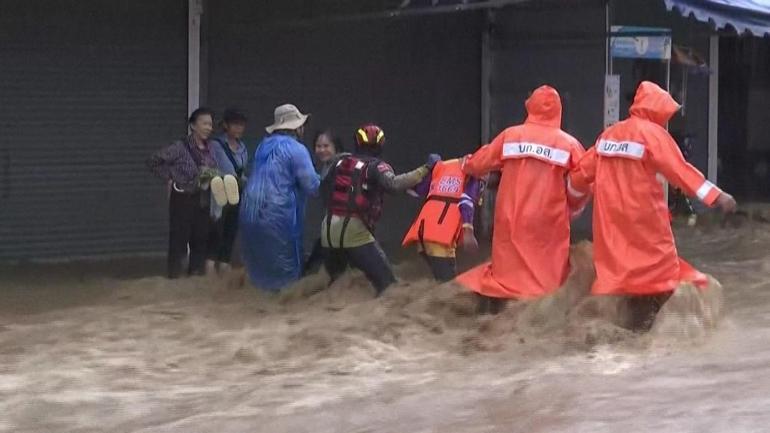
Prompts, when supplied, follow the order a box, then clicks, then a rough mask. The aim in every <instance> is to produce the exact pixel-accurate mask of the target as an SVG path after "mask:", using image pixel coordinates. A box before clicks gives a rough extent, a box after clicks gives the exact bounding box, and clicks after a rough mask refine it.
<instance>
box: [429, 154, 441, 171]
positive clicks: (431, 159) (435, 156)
mask: <svg viewBox="0 0 770 433" xmlns="http://www.w3.org/2000/svg"><path fill="white" fill-rule="evenodd" d="M439 161H441V155H439V154H437V153H431V154H430V155H428V160H427V161H425V166H426V167H428V169H429V170H433V166H434V165H436V163H437V162H439Z"/></svg>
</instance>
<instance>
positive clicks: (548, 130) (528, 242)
mask: <svg viewBox="0 0 770 433" xmlns="http://www.w3.org/2000/svg"><path fill="white" fill-rule="evenodd" d="M526 107H527V112H528V116H527V120H526V122H525V123H524V124H523V125H517V126H513V127H510V128H508V129H506V130H505V131H503V132H502V133H501V134H500V135H498V136H497V137H496V138H495V139H494V140H493V141H492V143H490V144H488V145H485V146H483V147H482V148H481V149H479V150H478V151H477V152H476V153H475V154H473V155H471V156H469V157H467V158H466V162H465V165H464V166H463V171H464V172H465V173H466V174H470V175H472V176H476V177H480V176H483V175H484V174H486V173H487V172H489V171H493V170H501V171H502V177H501V179H500V186H499V189H498V191H497V203H496V207H495V229H494V234H493V238H492V261H491V263H487V264H483V265H481V266H478V267H476V268H474V269H471V270H470V271H468V272H466V273H464V274H462V275H460V276H458V277H457V281H458V282H459V283H460V284H462V285H464V286H466V287H468V288H470V289H471V290H473V291H475V292H477V293H479V294H482V295H485V296H490V297H494V298H505V299H509V298H520V299H533V298H537V297H540V296H543V295H546V294H548V293H551V292H553V291H554V290H556V289H558V288H559V286H561V285H562V283H563V282H564V280H565V279H566V278H567V274H568V272H569V242H570V215H571V214H577V213H579V212H580V211H581V210H582V208H583V207H584V205H585V201H586V198H587V195H584V194H581V193H579V192H577V191H573V193H574V194H571V193H570V192H569V191H567V180H566V176H567V173H568V172H569V171H570V170H571V169H572V168H573V167H574V165H575V164H576V163H577V161H578V160H579V159H580V157H581V156H582V155H583V154H584V152H585V151H584V149H583V147H582V146H581V144H580V143H579V142H578V141H577V140H576V139H575V138H573V137H572V136H570V135H569V134H567V133H566V132H564V131H562V130H561V129H560V128H561V110H562V109H561V99H560V98H559V93H558V92H557V91H556V90H555V89H554V88H552V87H549V86H542V87H539V88H537V89H536V90H535V91H534V92H533V93H532V96H530V98H529V99H527V102H526Z"/></svg>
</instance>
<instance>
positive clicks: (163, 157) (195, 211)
mask: <svg viewBox="0 0 770 433" xmlns="http://www.w3.org/2000/svg"><path fill="white" fill-rule="evenodd" d="M213 117H214V115H213V112H212V111H211V110H209V109H206V108H198V109H197V110H195V111H193V112H192V114H191V115H190V119H189V126H190V134H189V135H188V136H187V137H186V138H184V139H182V140H179V141H177V142H175V143H173V144H172V145H170V146H168V147H166V148H164V149H161V150H160V151H158V152H157V153H155V154H153V155H152V156H151V157H150V159H149V160H148V161H147V165H148V166H149V167H150V170H152V172H153V173H154V174H155V175H156V176H158V177H160V178H161V179H164V180H166V181H167V182H168V185H169V190H170V193H169V242H168V277H169V278H177V277H179V276H180V274H181V273H182V262H183V261H184V259H185V257H187V251H188V246H189V251H190V262H189V269H188V274H190V275H202V274H204V273H205V269H206V268H205V263H206V253H207V241H208V235H209V224H210V219H209V209H210V196H209V194H210V193H209V191H208V185H207V182H206V180H205V175H206V172H207V171H208V170H212V169H215V168H216V166H217V164H216V162H215V160H214V158H213V156H212V154H211V150H210V149H209V145H208V142H207V139H208V138H209V136H210V135H211V131H212V130H213V123H214V120H213Z"/></svg>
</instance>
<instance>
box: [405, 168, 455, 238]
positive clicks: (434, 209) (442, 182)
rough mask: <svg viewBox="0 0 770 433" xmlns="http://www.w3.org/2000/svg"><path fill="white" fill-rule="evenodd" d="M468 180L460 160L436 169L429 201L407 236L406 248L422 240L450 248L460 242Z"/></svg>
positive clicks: (431, 182)
mask: <svg viewBox="0 0 770 433" xmlns="http://www.w3.org/2000/svg"><path fill="white" fill-rule="evenodd" d="M466 181H467V177H466V175H465V174H463V171H462V167H461V164H460V160H459V159H453V160H449V161H441V162H438V163H437V164H436V165H435V166H434V167H433V172H432V175H431V181H430V191H429V192H428V198H427V199H426V201H425V204H424V205H423V206H422V210H420V214H419V215H418V216H417V219H416V220H415V221H414V223H413V224H412V227H411V228H410V229H409V231H408V232H407V234H406V236H405V237H404V241H403V243H402V245H403V246H407V245H409V244H411V243H413V242H418V241H419V242H420V243H424V242H432V243H437V244H440V245H445V246H448V247H451V246H454V245H455V244H456V243H457V241H458V240H459V239H460V235H461V233H462V214H461V213H460V206H459V203H460V199H461V198H462V195H463V193H464V192H465V183H466Z"/></svg>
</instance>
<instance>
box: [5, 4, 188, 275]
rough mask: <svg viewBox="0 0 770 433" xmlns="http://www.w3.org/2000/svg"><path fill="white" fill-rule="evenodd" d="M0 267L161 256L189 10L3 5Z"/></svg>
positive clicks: (181, 126) (182, 96) (181, 120)
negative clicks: (164, 169) (17, 262)
mask: <svg viewBox="0 0 770 433" xmlns="http://www.w3.org/2000/svg"><path fill="white" fill-rule="evenodd" d="M0 10H2V11H3V13H2V14H0V28H2V29H3V31H2V32H0V58H2V65H0V130H2V134H0V260H9V259H10V260H13V259H30V258H32V259H35V258H59V257H75V256H96V255H112V254H115V255H122V254H135V253H141V252H156V251H163V249H164V246H165V239H166V231H167V216H166V215H167V212H166V204H165V197H164V193H163V187H162V186H161V182H159V181H158V180H156V179H153V178H152V177H151V176H150V175H149V174H148V171H147V168H146V166H145V163H144V161H145V159H146V158H147V156H148V155H149V154H150V153H151V152H152V151H154V150H155V149H158V148H159V147H161V146H162V145H164V144H167V143H169V142H170V141H171V140H172V139H174V138H176V137H179V136H181V135H182V134H184V131H185V114H186V110H187V107H186V97H187V84H186V71H187V58H186V49H187V48H186V47H187V2H186V1H183V0H171V1H167V0H164V1H157V0H132V1H130V2H102V1H96V0H85V1H84V0H77V1H75V0H67V1H58V2H42V1H24V0H13V1H11V0H0Z"/></svg>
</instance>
